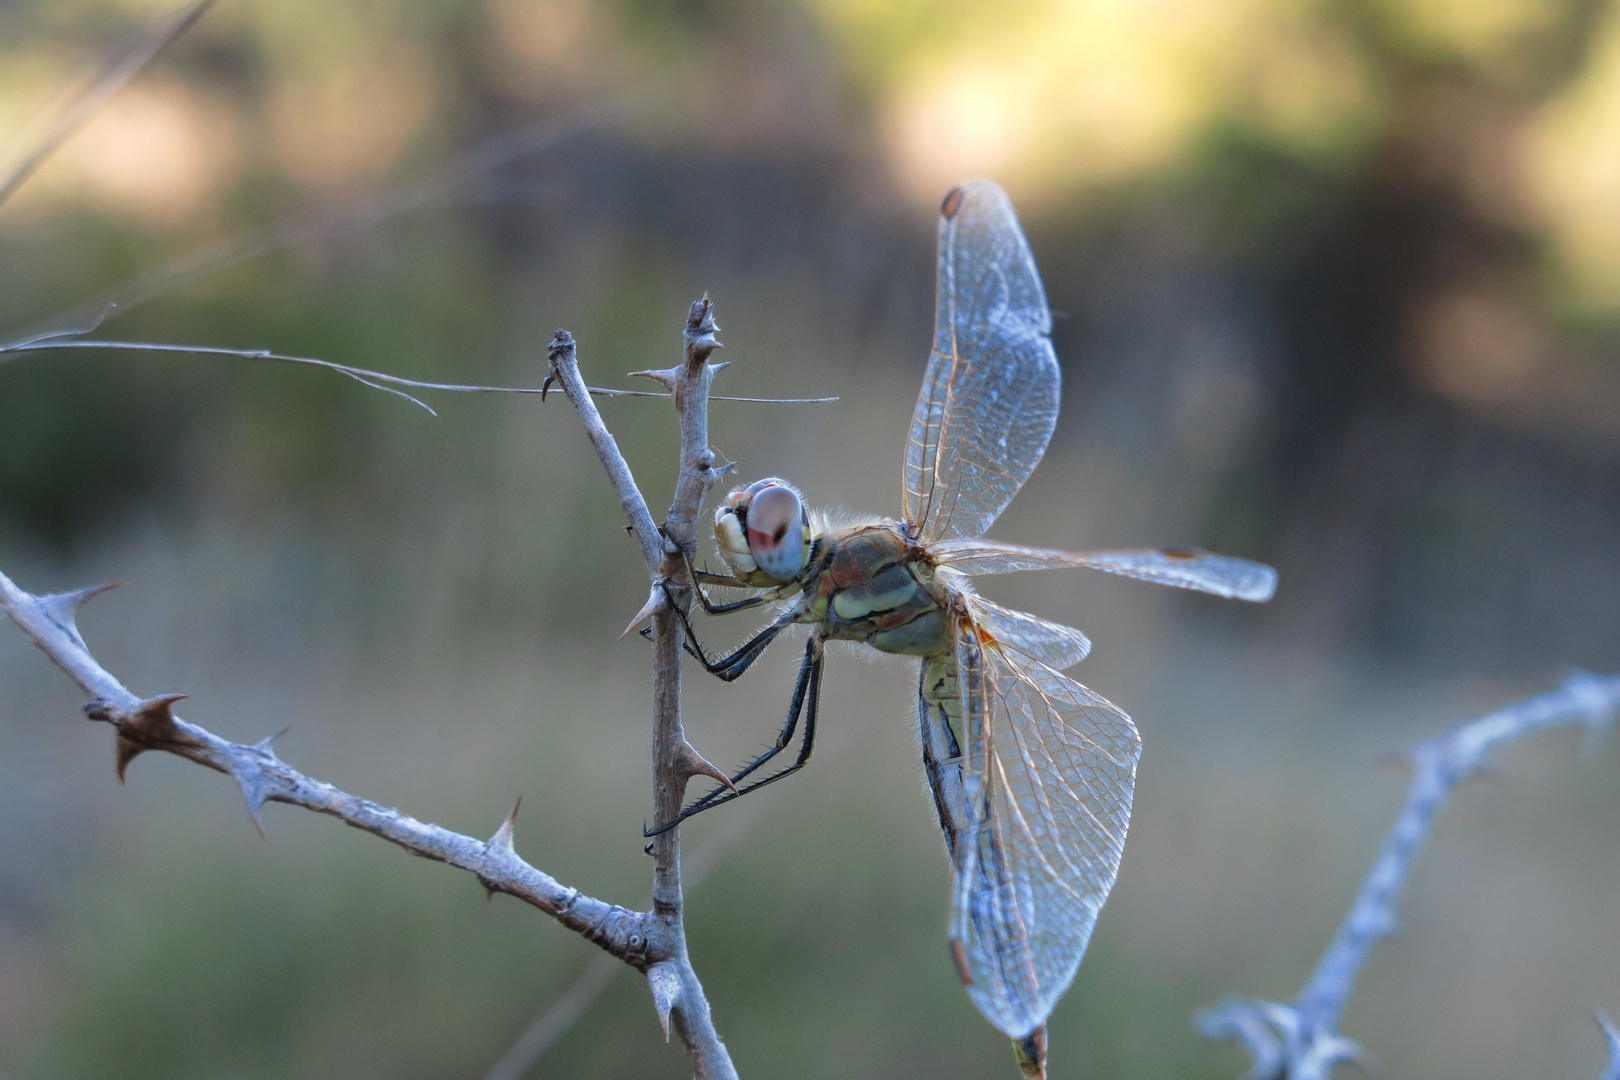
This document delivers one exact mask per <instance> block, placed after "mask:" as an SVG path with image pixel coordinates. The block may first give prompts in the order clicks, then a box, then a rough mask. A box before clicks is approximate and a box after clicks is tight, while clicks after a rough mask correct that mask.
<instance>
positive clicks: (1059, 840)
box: [920, 623, 1141, 1039]
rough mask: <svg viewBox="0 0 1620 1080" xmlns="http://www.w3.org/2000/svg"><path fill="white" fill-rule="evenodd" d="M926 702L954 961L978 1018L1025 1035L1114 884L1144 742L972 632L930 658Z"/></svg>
mask: <svg viewBox="0 0 1620 1080" xmlns="http://www.w3.org/2000/svg"><path fill="white" fill-rule="evenodd" d="M920 705H921V715H922V723H923V732H922V734H923V757H924V762H925V764H926V765H927V768H928V776H929V781H930V784H931V786H932V788H933V791H934V798H935V803H936V806H937V808H938V810H939V814H940V823H941V825H942V826H943V827H944V829H945V835H946V842H947V844H948V846H949V847H950V849H951V857H952V862H953V864H954V868H955V872H954V877H953V885H952V895H951V916H950V937H951V948H952V953H953V956H954V957H955V959H956V962H957V967H958V971H959V974H960V975H961V976H962V980H963V982H964V983H966V984H967V992H968V996H969V997H970V998H972V1000H973V1003H974V1004H975V1005H977V1006H978V1008H979V1011H980V1012H982V1013H983V1014H984V1015H985V1016H986V1017H987V1018H988V1019H989V1020H990V1022H991V1023H993V1024H995V1025H996V1027H998V1028H1000V1029H1001V1030H1002V1031H1003V1032H1004V1033H1006V1034H1007V1035H1008V1036H1009V1037H1011V1038H1014V1039H1021V1038H1024V1037H1025V1036H1027V1035H1029V1034H1030V1033H1032V1032H1033V1031H1034V1030H1035V1029H1036V1028H1037V1027H1039V1026H1040V1025H1041V1024H1043V1023H1045V1021H1046V1018H1047V1017H1048V1016H1049V1015H1050V1014H1051V1011H1052V1007H1053V1006H1054V1005H1055V1004H1056V1003H1057V1000H1058V998H1059V997H1061V996H1062V994H1063V992H1064V991H1065V990H1067V989H1068V987H1069V984H1070V983H1071V982H1072V981H1073V980H1074V974H1075V971H1076V970H1077V969H1078V968H1079V966H1080V960H1081V957H1082V956H1084V954H1085V951H1086V945H1087V944H1088V943H1089V942H1090V940H1091V931H1092V928H1093V927H1094V926H1095V925H1096V922H1097V913H1098V911H1099V910H1100V909H1101V908H1102V905H1103V902H1104V901H1105V900H1106V899H1107V898H1108V893H1109V891H1110V890H1111V889H1112V888H1113V886H1114V879H1115V877H1116V875H1117V873H1118V870H1119V861H1120V856H1121V855H1122V854H1123V852H1124V847H1125V832H1126V828H1127V827H1128V825H1129V824H1130V814H1131V795H1132V792H1133V791H1134V789H1135V786H1136V761H1137V758H1138V756H1139V755H1140V753H1141V740H1140V739H1139V738H1138V737H1137V734H1136V728H1135V725H1133V724H1132V723H1131V720H1130V717H1128V716H1126V715H1125V714H1124V713H1123V712H1121V711H1120V710H1119V709H1117V708H1115V707H1114V706H1113V705H1111V704H1110V703H1109V702H1107V701H1105V700H1104V699H1103V698H1101V697H1099V696H1098V695H1096V694H1094V693H1092V692H1091V691H1090V690H1087V689H1086V688H1085V687H1083V686H1081V685H1080V684H1079V683H1077V682H1074V681H1073V680H1071V679H1069V678H1067V677H1066V676H1064V675H1061V674H1059V673H1058V672H1056V671H1053V670H1051V669H1050V668H1048V667H1046V666H1045V665H1043V664H1040V663H1039V662H1037V661H1033V660H1029V659H1026V658H1024V657H1022V656H1020V655H1019V654H1017V653H1015V652H1013V651H1011V650H1009V649H1003V648H1001V647H999V646H997V645H995V644H993V643H992V642H990V641H989V640H987V639H986V638H985V637H983V636H981V635H980V634H979V633H978V632H977V630H976V629H975V628H974V627H973V626H972V624H971V623H964V624H963V626H962V628H961V630H960V631H959V633H958V635H957V649H956V653H955V655H954V656H946V657H940V658H932V659H928V660H925V661H924V664H923V680H922V700H921V702H920ZM957 733H961V738H960V739H958V738H957Z"/></svg>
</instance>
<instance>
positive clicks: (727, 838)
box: [0, 812, 752, 1080]
mask: <svg viewBox="0 0 1620 1080" xmlns="http://www.w3.org/2000/svg"><path fill="white" fill-rule="evenodd" d="M750 824H752V819H751V818H750V816H749V815H748V814H747V812H743V813H736V814H732V815H731V816H730V817H728V818H727V819H726V823H725V824H724V825H722V826H721V827H720V828H719V829H718V830H717V831H716V832H715V833H714V834H713V835H712V836H710V837H709V838H708V840H707V841H706V842H705V843H704V845H703V846H702V847H701V848H699V849H698V850H697V851H696V852H695V853H694V854H693V855H692V856H691V857H689V858H688V859H687V860H686V865H685V866H684V867H683V868H682V869H683V870H684V871H685V881H684V884H685V886H686V888H688V889H695V888H697V885H698V882H700V881H702V880H703V878H704V877H705V876H706V875H707V874H708V872H709V871H710V870H712V869H714V867H715V865H716V864H718V863H719V862H720V858H721V856H723V855H724V854H725V853H726V851H727V850H728V849H730V848H731V847H732V845H734V844H736V843H737V841H739V840H741V839H742V838H743V836H744V835H746V834H747V832H748V827H749V825H750ZM623 970H624V965H622V964H619V963H616V962H615V961H614V959H613V957H611V956H608V955H606V954H603V953H598V954H597V955H596V956H595V957H593V958H592V959H591V962H590V963H589V964H587V965H586V966H585V970H584V971H581V972H580V973H579V975H578V976H577V977H576V978H575V979H574V981H573V983H571V984H570V985H569V987H568V989H567V990H565V991H563V993H562V996H561V997H559V998H558V999H557V1000H556V1001H555V1002H553V1003H552V1004H551V1006H550V1007H549V1008H547V1009H546V1011H545V1012H543V1013H541V1014H540V1015H539V1016H537V1017H535V1019H534V1021H533V1022H532V1023H530V1024H529V1026H528V1027H526V1028H524V1029H523V1032H522V1034H520V1035H519V1036H518V1037H517V1039H516V1041H514V1042H513V1043H512V1046H511V1048H510V1049H509V1050H507V1052H506V1053H505V1054H503V1055H502V1056H501V1059H500V1060H499V1061H497V1062H496V1063H495V1064H494V1066H492V1067H491V1068H490V1070H489V1072H488V1073H486V1074H485V1075H484V1080H522V1078H523V1077H524V1076H526V1075H527V1074H528V1072H529V1070H530V1069H531V1068H532V1067H533V1066H534V1063H535V1062H536V1061H538V1060H539V1059H540V1055H541V1054H544V1053H545V1052H546V1051H547V1050H549V1049H550V1048H551V1047H552V1045H553V1044H555V1043H556V1042H557V1040H558V1039H560V1038H562V1037H563V1036H564V1035H566V1034H568V1032H569V1030H570V1029H571V1028H573V1026H574V1025H575V1024H576V1023H578V1022H579V1019H580V1017H582V1016H584V1015H585V1011H586V1010H587V1009H589V1008H590V1007H591V1005H592V1004H594V1003H595V1001H596V999H597V998H599V997H601V996H602V992H603V991H604V990H606V989H607V988H608V986H609V985H611V984H612V982H613V977H614V976H615V975H617V974H619V972H621V971H623ZM0 1080H5V1078H4V1077H0Z"/></svg>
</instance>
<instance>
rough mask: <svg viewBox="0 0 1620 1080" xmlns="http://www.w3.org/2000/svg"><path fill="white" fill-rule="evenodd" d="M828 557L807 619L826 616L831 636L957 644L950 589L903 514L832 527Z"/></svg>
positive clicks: (941, 646)
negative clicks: (953, 634)
mask: <svg viewBox="0 0 1620 1080" xmlns="http://www.w3.org/2000/svg"><path fill="white" fill-rule="evenodd" d="M822 562H823V564H824V566H823V569H822V570H821V572H820V575H819V576H818V577H817V578H816V581H815V591H814V595H813V596H811V597H810V598H809V603H808V604H807V606H806V608H805V611H804V615H803V616H802V618H803V619H804V621H815V622H818V623H820V624H821V625H822V627H823V628H824V629H823V632H824V633H825V634H826V636H827V637H829V638H836V639H841V640H846V641H864V642H866V643H867V644H868V645H871V646H872V647H873V648H875V649H878V650H879V651H881V652H886V653H898V654H900V655H902V656H940V655H943V654H946V653H948V652H950V650H951V642H952V638H951V617H950V609H951V607H952V596H951V593H950V590H949V589H948V588H947V586H946V584H945V582H944V581H942V580H941V579H940V578H939V577H938V575H936V573H935V571H934V566H933V564H932V562H931V561H930V560H929V559H928V557H927V556H926V555H925V554H924V553H923V551H922V549H920V548H919V547H917V546H916V545H915V544H914V543H912V542H911V540H910V539H909V538H908V537H907V536H906V534H905V532H904V531H903V529H902V527H901V524H900V523H899V522H894V521H885V522H879V523H876V524H870V525H857V526H854V527H852V528H850V529H848V530H846V531H842V532H839V533H835V534H830V535H829V536H827V537H826V554H825V555H824V556H823V557H822Z"/></svg>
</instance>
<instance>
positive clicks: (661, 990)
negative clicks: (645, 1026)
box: [647, 960, 681, 1042]
mask: <svg viewBox="0 0 1620 1080" xmlns="http://www.w3.org/2000/svg"><path fill="white" fill-rule="evenodd" d="M647 985H648V987H650V988H651V989H652V996H653V1008H655V1009H657V1010H658V1026H659V1027H662V1028H663V1029H664V1041H665V1042H669V1014H670V1013H671V1012H673V1011H674V1010H675V1006H676V1004H677V1003H678V1002H679V1001H680V1000H681V977H680V976H679V975H677V974H676V973H675V966H674V965H673V964H671V963H669V961H667V960H666V961H664V962H663V963H659V964H654V965H653V966H652V967H650V968H648V969H647Z"/></svg>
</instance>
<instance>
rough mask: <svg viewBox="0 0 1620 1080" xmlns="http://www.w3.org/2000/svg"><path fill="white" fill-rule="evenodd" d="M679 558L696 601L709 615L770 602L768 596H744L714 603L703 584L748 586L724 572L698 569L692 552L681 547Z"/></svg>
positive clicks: (743, 609)
mask: <svg viewBox="0 0 1620 1080" xmlns="http://www.w3.org/2000/svg"><path fill="white" fill-rule="evenodd" d="M681 558H682V559H684V560H685V561H686V576H687V577H688V578H690V579H691V581H692V591H693V592H694V593H696V594H697V600H698V603H699V604H701V605H702V606H703V610H704V612H705V613H706V614H709V615H729V614H731V613H732V612H733V611H745V610H747V609H748V608H754V607H759V606H760V605H761V604H768V603H770V602H771V601H770V597H768V596H745V597H743V598H742V599H741V600H733V601H731V602H730V603H726V604H716V603H713V602H711V601H710V600H709V595H708V594H707V593H705V592H704V591H703V586H704V585H727V586H730V587H731V588H734V589H746V588H749V586H748V585H747V584H745V583H744V582H741V581H738V580H737V579H736V578H734V577H728V576H727V575H725V574H713V573H710V572H709V571H707V570H699V569H697V568H696V567H695V566H693V565H692V553H691V552H689V551H686V550H685V549H682V551H681Z"/></svg>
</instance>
